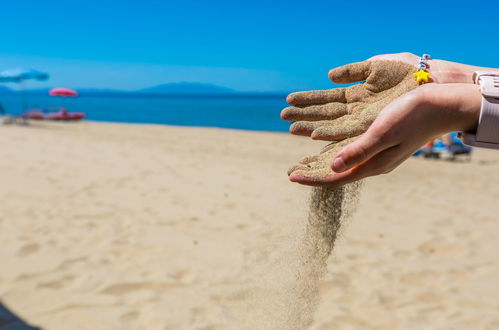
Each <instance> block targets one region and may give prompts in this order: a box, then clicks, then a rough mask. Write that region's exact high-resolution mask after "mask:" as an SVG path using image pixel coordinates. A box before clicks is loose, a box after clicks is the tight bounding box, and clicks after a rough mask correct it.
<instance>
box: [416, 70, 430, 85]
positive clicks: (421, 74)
mask: <svg viewBox="0 0 499 330" xmlns="http://www.w3.org/2000/svg"><path fill="white" fill-rule="evenodd" d="M412 75H413V76H414V77H416V81H417V82H418V83H421V82H423V83H427V82H428V78H429V77H430V73H429V72H426V71H425V70H423V69H421V70H419V71H418V72H414V73H413V74H412Z"/></svg>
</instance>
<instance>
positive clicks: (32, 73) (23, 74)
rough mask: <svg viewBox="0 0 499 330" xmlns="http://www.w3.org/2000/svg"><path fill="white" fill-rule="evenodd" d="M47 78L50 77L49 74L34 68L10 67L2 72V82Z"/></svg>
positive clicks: (0, 76) (0, 79)
mask: <svg viewBox="0 0 499 330" xmlns="http://www.w3.org/2000/svg"><path fill="white" fill-rule="evenodd" d="M29 79H33V80H40V81H41V80H47V79H49V74H48V73H45V72H41V71H37V70H34V69H23V68H17V69H9V70H4V71H2V72H0V82H5V83H10V82H17V83H18V82H22V81H24V80H29Z"/></svg>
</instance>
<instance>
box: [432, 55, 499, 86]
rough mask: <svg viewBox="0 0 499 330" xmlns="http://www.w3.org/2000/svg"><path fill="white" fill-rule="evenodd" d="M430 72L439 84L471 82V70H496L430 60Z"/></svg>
mask: <svg viewBox="0 0 499 330" xmlns="http://www.w3.org/2000/svg"><path fill="white" fill-rule="evenodd" d="M429 65H430V72H431V73H433V74H434V76H437V77H438V81H435V82H437V83H439V84H447V83H468V84H470V83H473V72H475V71H479V70H498V71H499V69H494V68H486V67H479V66H473V65H467V64H461V63H455V62H449V61H444V60H430V61H429Z"/></svg>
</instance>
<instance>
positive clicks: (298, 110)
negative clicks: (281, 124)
mask: <svg viewBox="0 0 499 330" xmlns="http://www.w3.org/2000/svg"><path fill="white" fill-rule="evenodd" d="M347 113H348V111H347V105H346V104H345V103H338V102H335V103H327V104H324V105H310V106H306V107H287V108H285V109H284V110H282V112H281V118H282V119H283V120H288V121H297V120H312V121H315V120H327V119H330V120H331V119H336V118H338V117H341V116H343V115H346V114H347Z"/></svg>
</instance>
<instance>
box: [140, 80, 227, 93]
mask: <svg viewBox="0 0 499 330" xmlns="http://www.w3.org/2000/svg"><path fill="white" fill-rule="evenodd" d="M136 92H137V93H141V94H231V93H236V91H235V90H233V89H230V88H227V87H222V86H217V85H213V84H203V83H194V82H177V83H167V84H161V85H158V86H154V87H149V88H144V89H140V90H138V91H136Z"/></svg>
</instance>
